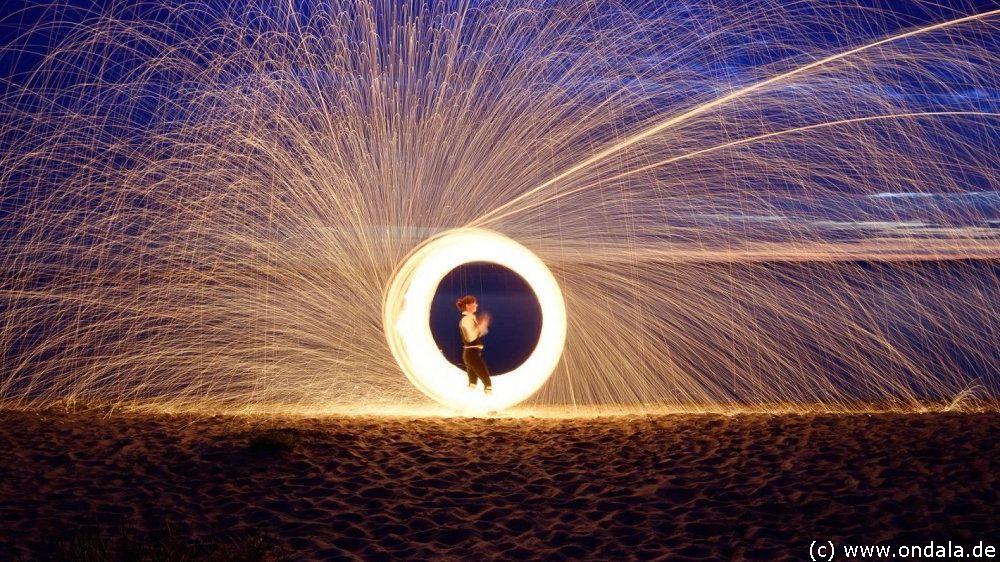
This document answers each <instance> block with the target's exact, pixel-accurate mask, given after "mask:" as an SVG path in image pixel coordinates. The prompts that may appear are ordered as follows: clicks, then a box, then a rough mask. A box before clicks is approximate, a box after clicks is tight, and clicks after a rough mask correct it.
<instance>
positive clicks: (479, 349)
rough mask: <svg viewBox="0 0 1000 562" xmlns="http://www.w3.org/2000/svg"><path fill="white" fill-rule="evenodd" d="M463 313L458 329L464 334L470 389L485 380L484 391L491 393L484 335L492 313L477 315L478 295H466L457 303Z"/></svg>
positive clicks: (464, 357)
mask: <svg viewBox="0 0 1000 562" xmlns="http://www.w3.org/2000/svg"><path fill="white" fill-rule="evenodd" d="M455 306H457V307H458V310H459V311H461V313H462V318H461V320H459V321H458V330H459V332H460V333H461V335H462V362H463V363H465V371H466V373H468V375H469V390H473V389H475V388H476V381H477V380H481V381H483V386H484V392H485V393H486V394H491V393H492V392H493V384H492V383H491V381H490V369H489V367H487V366H486V361H484V360H483V347H485V346H484V344H483V336H485V335H486V333H487V332H489V328H490V320H491V319H490V315H489V314H485V313H483V314H481V315H480V316H479V317H477V316H476V312H477V311H478V310H479V302H478V301H476V297H474V296H472V295H466V296H464V297H462V298H460V299H458V301H457V302H456V303H455Z"/></svg>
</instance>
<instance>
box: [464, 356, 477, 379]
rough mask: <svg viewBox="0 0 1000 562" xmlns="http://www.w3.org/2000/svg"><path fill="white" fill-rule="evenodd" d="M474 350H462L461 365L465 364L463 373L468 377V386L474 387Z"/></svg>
mask: <svg viewBox="0 0 1000 562" xmlns="http://www.w3.org/2000/svg"><path fill="white" fill-rule="evenodd" d="M473 351H475V350H474V349H463V350H462V363H464V364H465V373H466V374H467V375H468V376H469V386H476V368H475V362H474V361H473V356H474V355H475V354H474V353H472V352H473Z"/></svg>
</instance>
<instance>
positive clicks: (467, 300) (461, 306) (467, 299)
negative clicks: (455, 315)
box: [455, 295, 476, 311]
mask: <svg viewBox="0 0 1000 562" xmlns="http://www.w3.org/2000/svg"><path fill="white" fill-rule="evenodd" d="M474 302H476V297H474V296H472V295H465V296H464V297H462V298H460V299H458V300H457V301H455V306H457V307H458V310H460V311H464V310H465V307H467V306H469V305H470V304H472V303H474Z"/></svg>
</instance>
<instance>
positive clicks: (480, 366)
mask: <svg viewBox="0 0 1000 562" xmlns="http://www.w3.org/2000/svg"><path fill="white" fill-rule="evenodd" d="M462 362H463V363H465V371H466V372H467V373H468V374H469V384H476V380H477V379H478V380H481V381H483V385H484V386H485V387H486V388H492V383H491V382H490V368H489V367H487V366H486V362H485V361H483V350H482V349H479V348H478V347H466V348H464V349H463V350H462Z"/></svg>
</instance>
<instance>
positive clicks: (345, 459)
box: [0, 410, 1000, 560]
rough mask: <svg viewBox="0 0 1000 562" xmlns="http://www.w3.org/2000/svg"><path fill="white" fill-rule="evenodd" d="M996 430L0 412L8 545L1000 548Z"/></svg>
mask: <svg viewBox="0 0 1000 562" xmlns="http://www.w3.org/2000/svg"><path fill="white" fill-rule="evenodd" d="M997 435H1000V414H995V413H986V414H982V413H980V414H872V415H867V414H855V415H826V414H822V415H821V414H815V415H791V414H789V415H765V414H748V415H736V416H723V415H658V416H622V417H606V418H592V419H539V418H523V419H505V418H497V419H489V418H475V419H472V418H427V419H406V418H374V417H327V418H310V419H302V418H294V419H293V418H288V419H271V418H260V417H252V418H248V417H228V416H214V417H213V416H194V415H187V414H185V415H166V414H136V413H121V414H119V413H107V412H100V411H78V412H70V413H67V412H64V411H55V410H51V411H42V412H20V411H3V412H0V449H2V450H3V454H2V455H0V475H2V476H0V558H2V559H5V560H9V559H14V560H17V559H29V560H33V559H86V558H88V557H89V558H91V559H101V558H112V559H114V558H127V557H128V556H130V555H131V556H133V557H136V556H137V557H139V558H141V557H142V556H146V557H148V558H155V556H156V555H157V553H159V554H160V555H161V557H162V555H163V553H164V552H166V553H173V555H175V556H177V558H175V559H185V558H183V556H187V557H188V558H187V559H215V560H226V559H229V560H236V559H243V560H246V559H265V560H266V559H290V560H302V559H317V560H327V559H376V560H377V559H384V560H389V559H417V560H432V559H477V560H499V559H540V558H545V559H550V560H557V559H599V560H617V559H669V560H719V559H748V558H752V559H767V560H803V559H809V547H810V543H811V541H832V542H833V543H835V544H836V545H844V544H851V543H857V544H893V545H900V544H926V543H929V542H930V541H934V542H935V543H939V542H940V541H945V542H947V541H949V540H950V541H952V542H964V543H966V544H975V543H976V542H978V541H981V540H982V541H986V542H990V541H993V544H996V542H997V538H998V530H1000V529H998V522H1000V516H998V513H997V505H998V504H1000V502H998V491H1000V485H998V482H997V479H996V472H997V468H998V460H997V459H998V458H1000V455H998V453H1000V446H998V441H997ZM136 552H139V553H140V554H139V555H136ZM130 553H131V554H130ZM143 553H144V554H143ZM181 555H183V556H181Z"/></svg>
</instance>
